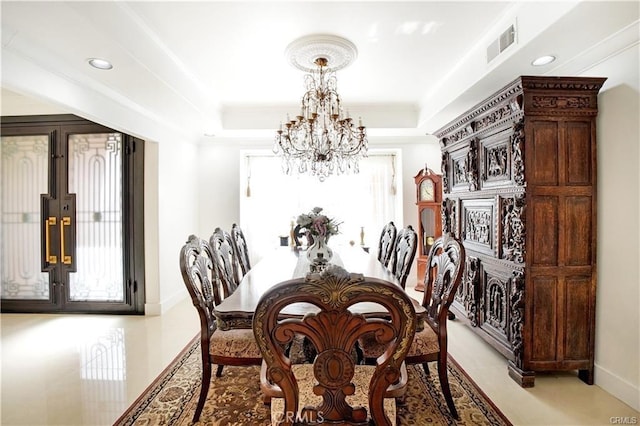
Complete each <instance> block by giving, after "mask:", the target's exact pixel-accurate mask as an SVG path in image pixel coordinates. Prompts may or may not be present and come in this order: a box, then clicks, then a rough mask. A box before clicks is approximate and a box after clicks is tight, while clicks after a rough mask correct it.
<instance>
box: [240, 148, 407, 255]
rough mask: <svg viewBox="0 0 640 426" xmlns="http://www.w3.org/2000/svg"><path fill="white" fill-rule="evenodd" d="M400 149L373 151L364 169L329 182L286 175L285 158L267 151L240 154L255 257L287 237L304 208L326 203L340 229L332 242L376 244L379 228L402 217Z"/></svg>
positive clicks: (244, 210) (244, 212)
mask: <svg viewBox="0 0 640 426" xmlns="http://www.w3.org/2000/svg"><path fill="white" fill-rule="evenodd" d="M398 155H399V154H398V152H397V151H378V152H376V151H371V150H370V151H369V157H367V158H365V159H363V160H362V161H361V162H360V173H358V174H350V175H341V176H330V177H329V178H327V179H326V180H325V181H324V182H320V181H319V180H318V178H317V177H313V176H308V175H291V176H288V175H285V174H284V173H283V172H282V165H281V159H280V157H275V156H274V155H272V154H270V153H267V152H264V153H263V152H245V153H243V154H242V155H241V159H242V162H243V164H242V165H241V168H240V169H241V171H240V173H241V179H240V182H242V183H241V186H243V187H241V188H240V191H241V196H240V224H241V226H242V228H243V231H244V233H245V236H246V238H247V244H248V246H249V250H250V256H251V259H252V262H257V261H258V260H259V259H260V258H261V257H262V256H263V255H264V254H265V253H266V252H267V251H269V250H272V249H273V248H274V247H276V246H277V245H279V243H280V238H279V237H280V236H288V235H289V232H290V229H291V223H292V222H293V224H294V225H295V220H296V217H297V216H298V215H299V214H300V213H304V212H308V211H310V210H311V209H312V208H314V207H322V208H323V209H324V213H325V214H327V215H329V216H331V217H335V218H336V219H337V220H338V221H339V222H342V224H341V225H340V234H338V235H336V236H333V237H331V240H330V243H331V244H332V245H334V244H348V243H349V242H350V241H353V242H355V244H360V233H361V230H363V231H364V245H365V246H368V247H372V248H373V250H374V251H375V250H376V249H377V242H378V238H379V236H380V231H381V230H382V227H383V226H384V224H385V223H387V222H389V221H390V220H393V221H395V222H396V223H400V222H401V221H400V220H398V218H401V217H402V204H401V197H398V196H397V195H396V194H401V193H402V188H399V187H398V185H400V184H401V183H400V181H398V180H397V179H396V176H398V175H399V173H398V166H397V165H398V164H399V161H398Z"/></svg>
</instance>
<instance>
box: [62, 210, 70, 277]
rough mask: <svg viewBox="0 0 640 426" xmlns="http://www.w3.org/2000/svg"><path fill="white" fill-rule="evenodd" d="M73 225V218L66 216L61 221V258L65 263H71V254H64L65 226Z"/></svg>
mask: <svg viewBox="0 0 640 426" xmlns="http://www.w3.org/2000/svg"><path fill="white" fill-rule="evenodd" d="M69 225H71V218H70V217H69V216H65V217H63V218H62V220H61V221H60V258H61V259H62V263H64V264H65V265H71V256H66V255H65V254H64V227H65V226H69Z"/></svg>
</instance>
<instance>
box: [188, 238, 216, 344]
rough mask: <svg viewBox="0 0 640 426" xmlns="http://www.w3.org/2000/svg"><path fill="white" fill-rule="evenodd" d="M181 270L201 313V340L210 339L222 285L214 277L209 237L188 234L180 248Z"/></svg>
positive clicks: (195, 304)
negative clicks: (216, 282)
mask: <svg viewBox="0 0 640 426" xmlns="http://www.w3.org/2000/svg"><path fill="white" fill-rule="evenodd" d="M180 271H181V272H182V279H183V281H184V284H185V286H186V287H187V291H188V292H189V296H191V301H192V302H193V306H195V307H196V310H197V311H198V316H199V317H200V331H201V333H200V334H201V340H202V342H209V339H210V338H211V335H212V334H213V332H214V331H215V328H216V322H215V317H214V316H213V309H214V307H215V306H216V304H218V303H220V300H221V299H222V297H221V294H220V291H221V289H220V288H219V287H218V286H217V285H215V282H213V281H212V279H211V277H212V273H213V260H212V253H211V248H210V247H209V243H208V242H207V241H206V240H204V239H201V238H198V237H196V236H195V235H190V236H189V239H188V240H187V242H186V244H185V245H184V246H183V247H182V250H180ZM206 347H208V343H206Z"/></svg>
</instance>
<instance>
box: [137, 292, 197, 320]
mask: <svg viewBox="0 0 640 426" xmlns="http://www.w3.org/2000/svg"><path fill="white" fill-rule="evenodd" d="M187 297H189V294H187V292H186V291H178V292H177V293H175V294H174V295H173V296H171V297H168V298H167V299H165V300H163V301H161V302H160V303H145V305H144V314H145V315H148V316H158V315H162V314H164V313H165V312H167V311H168V310H169V309H171V308H172V307H174V306H175V305H177V304H178V303H180V302H181V301H183V300H184V299H185V298H187Z"/></svg>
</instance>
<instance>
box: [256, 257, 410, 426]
mask: <svg viewBox="0 0 640 426" xmlns="http://www.w3.org/2000/svg"><path fill="white" fill-rule="evenodd" d="M300 302H304V303H309V304H313V305H315V306H317V307H318V309H319V310H318V312H317V313H308V314H307V315H305V316H304V317H303V318H299V317H297V318H296V317H289V318H285V319H283V318H282V315H281V312H282V311H283V310H284V309H285V308H286V307H287V306H290V305H291V304H295V303H300ZM359 302H375V303H378V304H379V305H381V306H384V308H385V309H386V310H387V311H388V312H389V317H388V318H387V319H381V318H365V317H364V316H363V315H361V314H357V313H352V312H351V311H350V310H349V307H350V306H352V305H354V304H356V303H359ZM416 322H417V320H416V316H415V310H414V308H413V304H412V302H411V299H410V298H409V296H407V294H406V293H405V292H404V291H403V290H402V289H401V288H400V287H399V286H397V285H395V284H392V283H390V282H387V281H383V280H379V279H376V278H368V277H364V276H362V275H361V274H350V273H349V272H347V271H346V270H344V269H343V268H341V267H339V266H336V265H331V266H329V267H328V268H327V269H326V270H324V271H323V272H322V273H320V274H309V275H307V277H306V278H299V279H293V280H289V281H285V282H282V283H280V284H277V285H275V286H274V287H272V288H271V289H270V290H268V291H267V292H266V293H265V294H264V295H263V296H262V298H261V299H260V301H259V303H258V306H257V308H256V311H255V313H254V316H253V332H254V334H255V338H256V342H257V343H258V346H259V347H260V350H261V351H262V355H263V358H264V362H263V368H262V373H261V388H262V390H263V392H264V393H265V394H266V395H271V396H273V398H272V399H271V401H272V402H271V413H272V414H271V416H272V424H283V425H287V426H289V425H293V424H296V425H298V424H305V423H313V422H314V421H315V422H317V423H315V424H318V423H327V424H343V425H366V424H375V425H390V424H393V423H394V422H395V399H394V398H397V397H401V396H402V395H403V394H404V391H405V390H406V378H407V374H406V373H407V372H406V367H405V365H404V358H405V355H406V353H407V350H408V349H409V347H410V346H411V342H412V340H413V335H414V333H415V327H416ZM369 332H372V333H373V334H374V335H375V336H376V338H377V339H378V342H379V343H380V344H381V345H384V346H385V348H386V351H385V353H384V355H383V356H381V357H379V358H378V359H377V360H376V362H375V365H357V364H356V359H355V358H354V357H353V355H352V349H353V348H354V345H355V343H356V341H357V340H358V337H360V336H361V335H362V334H363V333H369ZM300 335H302V336H305V337H306V338H307V339H308V340H309V341H310V342H311V344H312V345H313V346H314V347H315V352H316V353H317V355H316V356H315V359H314V361H313V364H309V363H307V364H292V362H291V359H290V358H289V355H288V353H287V352H286V350H285V349H284V348H286V347H287V346H288V345H289V343H290V342H292V341H293V339H294V338H296V336H300ZM338 422H339V423H338Z"/></svg>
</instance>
